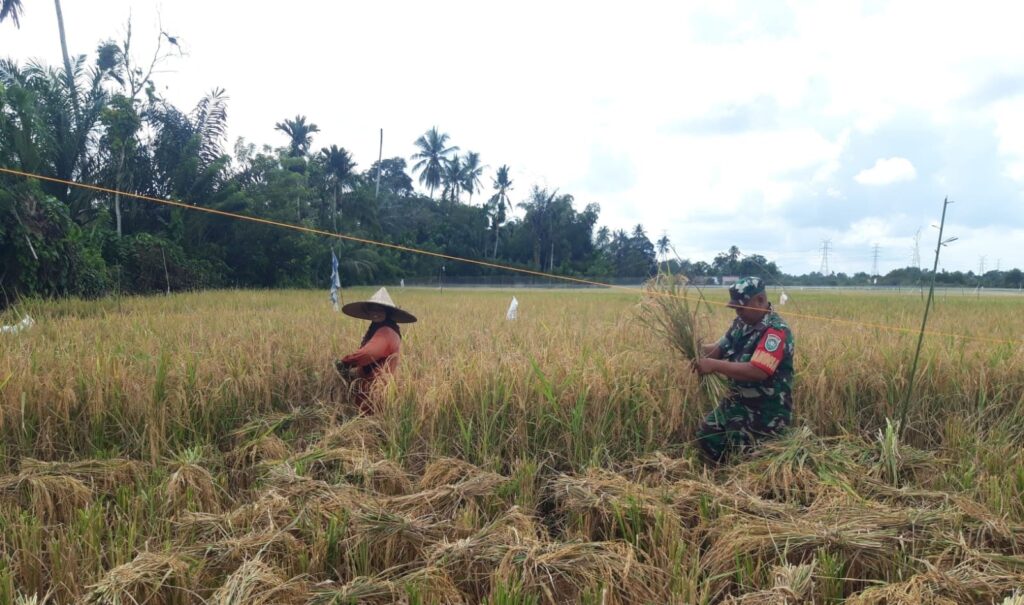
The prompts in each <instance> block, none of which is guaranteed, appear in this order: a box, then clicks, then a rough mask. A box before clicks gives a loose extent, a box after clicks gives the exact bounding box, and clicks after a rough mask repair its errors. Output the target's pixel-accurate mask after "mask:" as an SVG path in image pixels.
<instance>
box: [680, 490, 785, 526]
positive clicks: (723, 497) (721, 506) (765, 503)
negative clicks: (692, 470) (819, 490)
mask: <svg viewBox="0 0 1024 605" xmlns="http://www.w3.org/2000/svg"><path fill="white" fill-rule="evenodd" d="M669 493H670V494H671V497H672V506H673V508H675V510H676V514H678V515H679V517H680V519H681V520H682V521H683V524H684V525H685V526H686V527H696V526H698V525H701V524H706V523H707V522H709V521H710V520H711V519H710V518H711V517H716V516H720V515H722V514H731V513H744V514H747V515H752V516H755V517H759V518H764V519H786V518H791V517H793V516H794V515H796V514H798V513H799V511H800V508H799V507H797V506H796V505H793V504H789V503H785V502H776V501H774V500H765V499H763V498H761V497H760V496H758V495H756V494H753V493H750V492H749V491H747V488H746V487H745V486H744V485H743V484H740V483H734V482H730V483H727V484H725V485H719V484H718V483H715V482H714V481H713V480H711V479H710V478H705V479H684V480H682V481H677V482H675V483H673V484H672V485H671V486H670V488H669Z"/></svg>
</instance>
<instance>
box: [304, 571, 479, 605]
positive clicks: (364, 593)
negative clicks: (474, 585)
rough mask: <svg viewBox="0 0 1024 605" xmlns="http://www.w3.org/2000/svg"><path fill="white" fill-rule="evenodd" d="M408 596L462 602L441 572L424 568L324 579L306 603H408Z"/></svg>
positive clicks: (421, 600)
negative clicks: (340, 579) (342, 579)
mask: <svg viewBox="0 0 1024 605" xmlns="http://www.w3.org/2000/svg"><path fill="white" fill-rule="evenodd" d="M410 595H417V597H418V598H417V600H416V601H415V602H417V603H424V604H432V603H438V604H440V603H444V604H446V605H447V604H452V605H461V604H462V603H465V602H466V601H465V598H464V597H463V595H462V593H461V592H460V591H459V589H458V588H457V587H456V586H455V584H454V583H453V582H452V581H451V579H450V578H448V577H447V576H446V575H445V574H444V572H443V571H441V570H439V569H437V568H432V567H427V568H424V569H419V570H416V571H414V572H411V573H408V574H406V575H403V576H399V575H396V573H395V572H394V571H392V570H389V571H386V572H384V573H381V574H378V575H375V576H358V577H355V578H352V579H351V580H350V581H349V582H347V583H346V584H341V585H338V584H336V583H334V582H323V583H321V584H317V585H316V586H315V587H314V588H313V596H312V597H310V599H309V601H307V605H357V604H358V605H363V604H366V605H385V604H390V603H400V604H408V603H410V602H412V601H413V599H411V598H410Z"/></svg>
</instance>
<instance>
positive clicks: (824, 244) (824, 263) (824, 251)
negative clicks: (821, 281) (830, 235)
mask: <svg viewBox="0 0 1024 605" xmlns="http://www.w3.org/2000/svg"><path fill="white" fill-rule="evenodd" d="M831 246H832V240H830V239H824V240H821V274H822V275H828V274H829V270H828V250H829V248H830V247H831Z"/></svg>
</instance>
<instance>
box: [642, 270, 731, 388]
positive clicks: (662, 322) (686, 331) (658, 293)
mask: <svg viewBox="0 0 1024 605" xmlns="http://www.w3.org/2000/svg"><path fill="white" fill-rule="evenodd" d="M694 292H696V294H694ZM643 294H644V297H643V300H642V301H641V303H640V309H639V312H638V315H637V317H638V319H639V320H640V323H642V324H643V325H644V326H646V327H647V329H649V330H650V331H651V332H652V333H653V334H655V335H656V336H658V337H660V338H662V339H663V340H665V342H667V343H668V345H669V346H670V347H672V348H673V349H675V350H676V351H677V352H678V353H679V354H680V355H681V356H682V357H683V359H684V360H686V361H688V362H692V361H695V360H697V359H700V358H701V357H703V353H702V351H701V346H702V344H703V343H705V342H710V341H711V340H712V338H713V337H710V336H709V332H710V328H709V327H708V325H707V314H709V313H710V311H711V308H710V305H708V303H707V301H705V300H704V295H703V294H702V293H701V291H700V289H698V288H692V289H691V288H690V286H688V285H687V284H686V278H685V277H683V276H682V275H672V274H659V275H658V276H657V277H655V278H654V279H651V280H648V281H647V283H645V284H644V287H643ZM694 298H695V299H696V302H694ZM701 303H703V310H702V305H701ZM700 386H701V391H702V392H703V393H704V396H705V398H706V400H707V401H708V402H709V403H710V404H712V405H716V404H717V403H718V402H719V400H721V399H722V397H723V396H724V395H725V393H726V385H725V381H724V380H723V379H722V377H721V376H718V375H717V374H707V375H704V376H701V378H700Z"/></svg>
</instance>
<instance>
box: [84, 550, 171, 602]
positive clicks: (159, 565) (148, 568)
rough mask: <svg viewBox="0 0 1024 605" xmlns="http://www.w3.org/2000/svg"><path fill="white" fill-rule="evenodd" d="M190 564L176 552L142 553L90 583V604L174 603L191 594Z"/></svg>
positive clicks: (86, 600) (88, 599) (87, 598)
mask: <svg viewBox="0 0 1024 605" xmlns="http://www.w3.org/2000/svg"><path fill="white" fill-rule="evenodd" d="M188 589H189V564H188V562H187V561H185V560H184V559H182V558H181V557H180V556H178V555H175V554H164V553H156V552H142V553H139V555H138V556H136V557H135V558H134V559H133V560H132V561H130V562H128V563H125V564H124V565H119V566H117V567H115V568H114V569H111V570H110V571H108V572H107V573H106V575H104V576H103V577H102V578H100V581H99V582H97V583H96V584H94V585H92V586H90V587H89V593H88V595H87V596H86V598H85V603H87V604H89V605H133V604H135V603H150V604H152V605H174V604H176V603H186V602H188V597H189V594H190V593H189V590H188Z"/></svg>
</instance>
